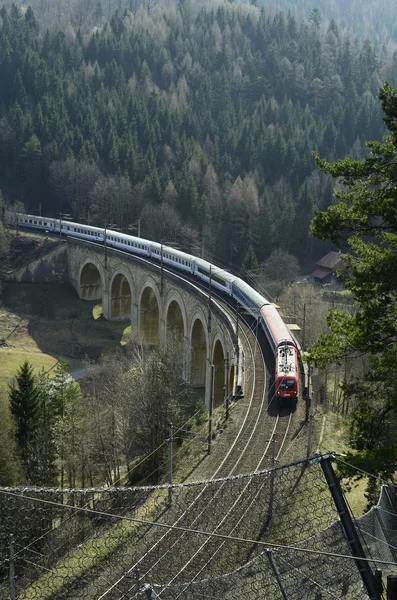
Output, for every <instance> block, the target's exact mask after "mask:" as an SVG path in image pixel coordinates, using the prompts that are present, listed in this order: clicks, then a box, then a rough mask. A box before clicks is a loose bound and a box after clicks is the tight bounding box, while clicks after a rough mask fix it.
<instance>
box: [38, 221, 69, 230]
mask: <svg viewBox="0 0 397 600" xmlns="http://www.w3.org/2000/svg"><path fill="white" fill-rule="evenodd" d="M44 225H46V223H44ZM66 229H67V230H68V231H70V227H69V225H66Z"/></svg>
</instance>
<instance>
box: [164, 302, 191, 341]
mask: <svg viewBox="0 0 397 600" xmlns="http://www.w3.org/2000/svg"><path fill="white" fill-rule="evenodd" d="M164 314H165V325H166V344H172V345H173V344H175V345H176V346H177V347H178V348H180V349H181V352H183V349H184V343H185V337H186V320H187V318H186V307H185V304H184V302H183V300H182V298H181V296H180V295H179V294H178V293H176V292H173V293H172V294H171V295H170V296H169V298H168V299H167V304H166V308H165V312H164Z"/></svg>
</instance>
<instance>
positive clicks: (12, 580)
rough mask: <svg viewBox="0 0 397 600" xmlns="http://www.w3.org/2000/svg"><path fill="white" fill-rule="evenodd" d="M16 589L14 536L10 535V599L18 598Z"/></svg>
mask: <svg viewBox="0 0 397 600" xmlns="http://www.w3.org/2000/svg"><path fill="white" fill-rule="evenodd" d="M16 597H17V595H16V590H15V559H14V536H13V535H12V534H11V535H10V600H16Z"/></svg>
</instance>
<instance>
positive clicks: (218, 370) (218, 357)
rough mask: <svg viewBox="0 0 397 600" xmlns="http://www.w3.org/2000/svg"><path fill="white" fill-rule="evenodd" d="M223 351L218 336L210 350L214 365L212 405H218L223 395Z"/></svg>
mask: <svg viewBox="0 0 397 600" xmlns="http://www.w3.org/2000/svg"><path fill="white" fill-rule="evenodd" d="M225 358H226V356H225V352H224V349H223V344H222V342H221V340H220V339H219V338H217V339H216V340H215V343H214V347H213V352H212V364H213V365H214V407H217V406H220V405H221V404H222V402H223V399H224V395H225V389H224V388H225Z"/></svg>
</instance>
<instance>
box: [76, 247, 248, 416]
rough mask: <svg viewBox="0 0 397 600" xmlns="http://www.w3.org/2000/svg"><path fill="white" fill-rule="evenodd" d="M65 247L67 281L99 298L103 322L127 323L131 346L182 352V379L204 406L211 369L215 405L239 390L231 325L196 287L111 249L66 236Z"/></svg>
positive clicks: (89, 296)
mask: <svg viewBox="0 0 397 600" xmlns="http://www.w3.org/2000/svg"><path fill="white" fill-rule="evenodd" d="M66 248H67V270H68V279H69V282H70V283H71V284H72V286H73V287H74V288H75V289H76V291H77V293H78V295H79V297H80V298H82V299H85V300H101V301H102V314H103V317H104V318H106V319H109V320H124V321H127V322H130V324H131V339H132V341H133V342H135V343H137V344H142V345H153V346H154V345H156V346H160V348H162V349H168V350H170V349H171V351H173V352H177V353H180V357H181V365H183V366H182V367H181V369H182V370H183V373H181V375H182V376H183V378H184V380H185V381H187V382H188V383H190V384H191V385H192V386H194V387H197V388H203V391H204V390H205V401H206V405H207V407H208V406H209V401H210V395H211V381H212V365H213V366H214V376H213V391H214V405H215V406H217V405H219V404H221V403H222V401H223V398H224V395H225V394H229V395H231V394H233V393H234V392H235V390H236V388H239V387H240V385H241V381H242V373H243V364H242V362H243V353H242V352H241V351H239V348H238V343H236V342H237V339H236V332H235V324H234V323H233V322H232V321H231V320H230V317H228V316H227V315H226V314H225V313H224V311H222V310H221V308H220V307H219V305H218V304H217V303H216V302H215V301H213V300H212V301H211V308H210V307H209V300H208V295H207V294H206V293H205V292H203V291H202V290H201V289H200V288H199V287H198V286H197V285H195V284H194V283H192V282H189V281H186V280H185V279H184V278H183V277H181V276H179V275H177V274H174V273H170V272H167V270H166V269H165V270H164V271H163V272H162V271H161V268H160V265H158V264H153V263H152V262H149V261H144V260H142V259H140V258H138V257H136V256H132V255H129V254H126V253H123V252H119V251H117V250H114V249H112V248H109V247H108V248H107V249H106V250H105V249H104V248H103V247H102V246H98V245H96V244H94V243H91V242H86V241H82V240H76V239H72V238H68V243H67V244H66ZM239 356H240V362H239ZM238 384H239V385H238Z"/></svg>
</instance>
